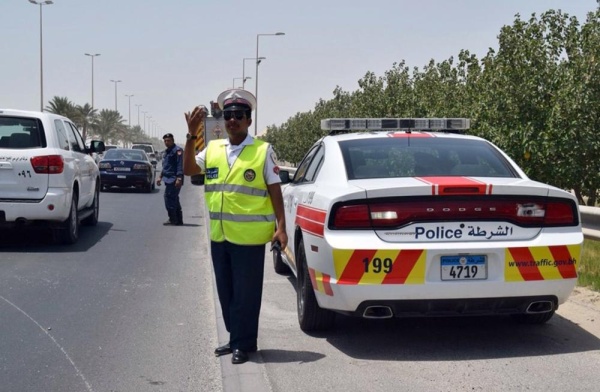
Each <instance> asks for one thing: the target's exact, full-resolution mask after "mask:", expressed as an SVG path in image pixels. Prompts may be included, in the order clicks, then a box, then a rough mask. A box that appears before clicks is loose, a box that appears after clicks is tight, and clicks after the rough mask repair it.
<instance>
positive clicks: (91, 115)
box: [73, 103, 98, 140]
mask: <svg viewBox="0 0 600 392" xmlns="http://www.w3.org/2000/svg"><path fill="white" fill-rule="evenodd" d="M97 115H98V110H97V109H94V108H92V106H91V105H90V104H88V103H86V104H85V105H83V106H81V105H77V106H75V108H74V115H73V121H74V122H75V124H77V126H78V127H79V128H81V137H83V140H86V139H87V136H88V135H87V131H88V129H89V128H90V126H91V125H92V124H93V123H94V121H95V119H96V116H97Z"/></svg>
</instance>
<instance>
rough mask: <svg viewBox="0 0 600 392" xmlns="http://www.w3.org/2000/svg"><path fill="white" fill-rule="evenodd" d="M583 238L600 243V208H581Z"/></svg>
mask: <svg viewBox="0 0 600 392" xmlns="http://www.w3.org/2000/svg"><path fill="white" fill-rule="evenodd" d="M579 212H580V213H581V226H582V227H583V236H584V237H585V238H588V239H590V240H595V241H600V208H598V207H588V206H579Z"/></svg>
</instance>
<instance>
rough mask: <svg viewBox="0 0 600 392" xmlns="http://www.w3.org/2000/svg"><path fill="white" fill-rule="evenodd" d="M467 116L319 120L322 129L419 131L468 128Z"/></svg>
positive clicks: (468, 120) (469, 123) (469, 122)
mask: <svg viewBox="0 0 600 392" xmlns="http://www.w3.org/2000/svg"><path fill="white" fill-rule="evenodd" d="M470 125H471V120H470V119H468V118H327V119H324V120H321V129H322V130H324V131H369V130H398V129H414V130H420V131H428V130H431V131H439V130H464V129H469V128H470Z"/></svg>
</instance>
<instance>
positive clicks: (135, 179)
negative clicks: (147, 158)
mask: <svg viewBox="0 0 600 392" xmlns="http://www.w3.org/2000/svg"><path fill="white" fill-rule="evenodd" d="M120 177H121V178H120ZM122 177H125V178H122ZM100 184H102V186H118V187H130V186H137V187H140V186H145V185H148V184H152V179H151V178H150V177H149V176H148V175H147V174H144V173H100Z"/></svg>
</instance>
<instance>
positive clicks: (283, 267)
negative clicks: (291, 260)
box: [273, 249, 292, 275]
mask: <svg viewBox="0 0 600 392" xmlns="http://www.w3.org/2000/svg"><path fill="white" fill-rule="evenodd" d="M273 269H274V270H275V272H276V273H278V274H279V275H289V274H290V273H291V272H292V271H291V270H290V267H289V266H288V265H287V264H286V263H284V262H283V259H282V258H281V251H279V250H276V249H273Z"/></svg>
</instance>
